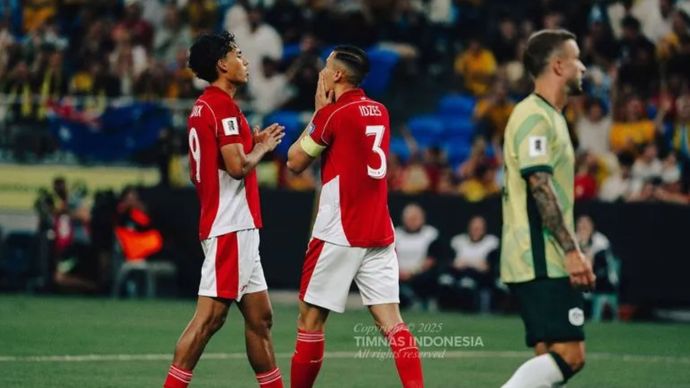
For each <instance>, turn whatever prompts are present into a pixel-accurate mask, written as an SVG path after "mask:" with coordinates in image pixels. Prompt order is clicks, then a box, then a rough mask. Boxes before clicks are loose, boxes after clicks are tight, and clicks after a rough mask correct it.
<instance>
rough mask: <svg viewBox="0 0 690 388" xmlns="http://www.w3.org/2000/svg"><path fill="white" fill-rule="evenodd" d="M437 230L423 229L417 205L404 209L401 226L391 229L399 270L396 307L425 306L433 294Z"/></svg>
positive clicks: (437, 257)
mask: <svg viewBox="0 0 690 388" xmlns="http://www.w3.org/2000/svg"><path fill="white" fill-rule="evenodd" d="M437 239H438V230H436V228H434V227H433V226H431V225H426V216H425V214H424V210H423V209H422V208H421V207H420V206H419V205H417V204H414V203H412V204H409V205H407V206H405V208H404V209H403V213H402V225H401V226H398V227H397V228H395V251H396V252H397V254H398V261H399V266H400V304H401V305H402V306H404V307H409V306H411V305H412V304H415V303H421V304H422V307H424V308H427V307H428V306H429V301H430V298H432V296H433V295H434V294H435V288H436V265H437V262H438V260H439V258H440V257H439V251H438V250H439V247H438V242H437Z"/></svg>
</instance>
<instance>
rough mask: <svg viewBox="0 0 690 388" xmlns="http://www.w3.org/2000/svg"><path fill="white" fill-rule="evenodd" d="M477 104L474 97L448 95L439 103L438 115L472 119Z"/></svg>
mask: <svg viewBox="0 0 690 388" xmlns="http://www.w3.org/2000/svg"><path fill="white" fill-rule="evenodd" d="M476 102H477V101H476V99H475V98H474V97H472V96H468V95H465V94H447V95H445V96H443V97H441V100H440V101H439V103H438V113H439V114H442V115H464V116H467V117H472V114H473V113H474V106H475V104H476Z"/></svg>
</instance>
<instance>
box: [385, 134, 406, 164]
mask: <svg viewBox="0 0 690 388" xmlns="http://www.w3.org/2000/svg"><path fill="white" fill-rule="evenodd" d="M390 151H391V153H392V154H395V155H397V156H398V158H400V160H401V161H403V162H405V161H407V160H408V159H409V158H410V149H409V148H408V147H407V142H405V139H403V138H402V137H391V144H390Z"/></svg>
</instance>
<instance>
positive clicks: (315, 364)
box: [290, 329, 325, 388]
mask: <svg viewBox="0 0 690 388" xmlns="http://www.w3.org/2000/svg"><path fill="white" fill-rule="evenodd" d="M324 347H325V337H324V335H323V332H322V331H311V332H309V331H304V330H300V329H298V330H297V344H296V345H295V354H294V355H293V356H292V367H291V368H290V387H291V388H311V387H312V386H313V385H314V380H316V375H318V374H319V370H320V369H321V363H322V362H323V351H324Z"/></svg>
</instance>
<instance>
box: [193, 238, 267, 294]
mask: <svg viewBox="0 0 690 388" xmlns="http://www.w3.org/2000/svg"><path fill="white" fill-rule="evenodd" d="M201 247H202V248H203V250H204V255H205V258H204V264H203V265H202V267H201V282H200V283H199V295H201V296H210V297H218V298H223V299H235V300H237V301H238V302H239V301H240V299H242V295H244V294H251V293H254V292H259V291H263V290H266V289H267V288H268V287H267V286H266V279H265V278H264V270H263V268H262V267H261V257H260V255H259V230H258V229H247V230H240V231H237V232H232V233H228V234H223V235H220V236H216V237H211V238H208V239H206V240H203V241H202V242H201Z"/></svg>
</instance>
